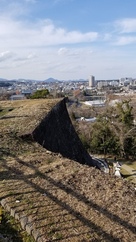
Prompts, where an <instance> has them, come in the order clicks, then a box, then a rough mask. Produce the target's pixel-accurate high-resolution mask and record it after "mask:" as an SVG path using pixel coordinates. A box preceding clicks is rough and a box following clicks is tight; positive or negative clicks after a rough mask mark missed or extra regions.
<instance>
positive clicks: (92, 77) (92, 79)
mask: <svg viewBox="0 0 136 242" xmlns="http://www.w3.org/2000/svg"><path fill="white" fill-rule="evenodd" d="M89 87H95V77H94V76H89Z"/></svg>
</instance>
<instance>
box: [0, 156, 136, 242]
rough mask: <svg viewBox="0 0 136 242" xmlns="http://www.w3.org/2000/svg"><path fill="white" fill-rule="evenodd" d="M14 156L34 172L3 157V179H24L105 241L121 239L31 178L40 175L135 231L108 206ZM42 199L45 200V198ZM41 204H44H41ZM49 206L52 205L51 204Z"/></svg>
mask: <svg viewBox="0 0 136 242" xmlns="http://www.w3.org/2000/svg"><path fill="white" fill-rule="evenodd" d="M13 158H14V159H15V160H16V162H17V163H18V164H20V165H21V166H24V167H26V169H27V168H31V169H33V171H34V174H31V175H29V174H28V175H24V173H23V171H21V170H20V169H18V168H17V167H12V166H9V165H8V164H7V161H6V160H5V159H4V158H3V159H2V160H1V165H2V166H3V168H4V169H6V171H3V173H1V175H2V178H1V180H2V179H3V178H4V179H6V180H13V181H14V180H18V181H23V182H24V183H25V184H27V185H28V186H29V187H31V188H32V189H33V191H32V192H34V191H35V192H36V193H38V194H41V195H42V196H44V194H45V196H46V198H48V199H49V200H50V201H51V202H53V204H56V205H57V206H59V207H60V208H61V209H62V210H65V211H67V212H68V214H71V215H72V216H73V217H74V218H75V219H76V220H78V221H80V222H81V223H82V225H84V226H85V227H88V229H90V228H92V229H93V230H94V231H95V232H96V234H97V236H100V237H102V238H103V241H110V242H111V241H116V242H118V241H120V240H119V239H118V238H117V237H115V236H112V235H111V233H109V232H108V231H104V230H103V229H102V228H101V226H99V225H98V224H95V222H93V221H92V220H91V219H88V218H86V217H85V216H84V215H83V214H82V212H79V211H78V210H77V209H75V208H72V207H71V206H70V205H69V204H68V203H66V202H64V201H62V200H61V199H59V198H58V197H57V196H55V195H53V194H52V191H51V189H50V190H49V189H46V188H43V187H42V186H41V185H39V184H36V183H34V182H33V181H32V180H30V178H36V177H37V176H38V177H39V178H42V179H44V180H46V181H47V182H48V183H49V184H50V185H51V187H52V186H54V187H55V188H56V189H57V190H58V189H60V190H62V191H64V192H66V193H67V194H70V195H71V196H72V197H73V198H76V199H77V200H78V201H80V202H83V203H84V204H85V205H86V206H88V209H90V208H93V209H94V210H97V211H98V212H99V213H100V214H103V215H104V216H106V217H107V218H108V219H110V220H111V221H113V222H115V223H116V224H118V225H120V226H121V227H122V226H123V227H124V229H128V230H130V231H131V232H133V233H135V227H134V226H133V225H132V224H130V223H129V222H128V221H125V220H123V219H122V218H121V217H119V216H118V215H116V214H113V213H111V212H110V211H109V210H108V209H107V208H103V207H101V206H99V205H98V204H97V203H95V202H94V201H92V200H91V199H88V198H87V197H85V196H84V195H82V194H80V193H79V192H78V191H75V190H73V189H72V188H70V187H68V186H67V185H64V184H63V183H62V182H61V181H56V180H54V179H53V178H52V177H50V176H49V175H47V174H44V173H42V172H41V171H39V170H38V168H37V167H35V166H34V165H32V164H29V163H26V162H24V161H23V160H21V159H19V158H18V157H16V156H13ZM30 193H31V192H30ZM16 194H25V195H27V192H26V193H25V191H23V192H20V193H18V192H17V193H14V195H16ZM12 195H13V194H8V195H4V196H3V197H2V196H1V199H3V198H6V197H9V196H12ZM32 197H33V196H32ZM42 200H43V201H44V198H43V199H42ZM41 206H42V204H41ZM39 207H40V205H39ZM49 207H50V205H49ZM53 209H55V207H54V205H53ZM54 216H55V215H54ZM37 220H38V218H37ZM39 222H40V220H39ZM39 228H40V226H39ZM43 235H44V234H43ZM70 236H72V235H69V236H68V237H69V238H70ZM73 236H74V235H73ZM53 241H55V240H53Z"/></svg>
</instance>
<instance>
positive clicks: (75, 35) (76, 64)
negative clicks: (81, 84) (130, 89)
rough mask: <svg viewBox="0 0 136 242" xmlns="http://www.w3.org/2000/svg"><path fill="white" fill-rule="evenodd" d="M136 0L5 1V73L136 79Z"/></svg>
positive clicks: (1, 4) (0, 71)
mask: <svg viewBox="0 0 136 242" xmlns="http://www.w3.org/2000/svg"><path fill="white" fill-rule="evenodd" d="M135 9H136V1H135V0H0V77H3V78H7V79H13V78H28V79H36V80H44V79H47V78H49V77H53V78H56V79H60V80H68V79H80V78H83V79H88V77H89V75H94V76H95V78H96V79H116V78H121V77H133V78H136V10H135Z"/></svg>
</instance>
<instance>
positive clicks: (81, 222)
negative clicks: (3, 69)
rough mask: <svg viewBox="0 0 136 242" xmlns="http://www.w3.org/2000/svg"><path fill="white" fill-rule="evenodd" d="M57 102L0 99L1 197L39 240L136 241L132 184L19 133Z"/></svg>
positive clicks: (32, 124)
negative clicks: (2, 109)
mask: <svg viewBox="0 0 136 242" xmlns="http://www.w3.org/2000/svg"><path fill="white" fill-rule="evenodd" d="M56 102H57V100H53V101H52V100H38V101H35V100H25V101H17V102H16V101H15V102H1V103H0V106H1V107H3V108H6V110H5V114H4V116H3V115H1V117H2V118H1V119H0V129H1V130H0V200H1V201H2V200H3V199H5V201H6V204H7V208H8V207H10V208H12V209H15V211H16V217H19V218H21V217H23V216H24V217H25V216H27V218H28V223H29V224H31V226H32V228H33V231H37V233H38V238H39V240H38V241H41V242H42V241H46V242H47V241H48V242H49V241H51V242H52V241H65V242H89V241H90V242H99V241H102V242H105V241H107V242H112V241H115V242H118V241H119V242H130V241H136V227H135V226H136V203H135V201H136V200H135V196H136V189H135V185H134V184H133V183H131V182H128V181H126V180H125V179H122V178H116V177H114V176H113V175H109V174H104V173H102V172H101V171H99V170H97V169H95V168H93V167H88V166H86V165H81V164H79V163H77V162H75V161H72V160H69V159H66V158H64V157H62V156H61V155H60V154H55V153H51V152H49V151H47V150H46V149H43V148H42V147H41V146H40V145H39V144H37V143H35V142H32V141H31V140H27V139H26V140H24V139H22V138H21V137H20V135H21V134H23V133H27V132H28V131H29V130H32V129H33V128H34V127H35V125H37V124H38V122H39V120H40V119H41V117H43V116H44V115H45V114H46V113H47V112H48V111H49V110H50V109H51V107H52V106H53V105H54V104H55V103H56ZM12 108H13V110H11V109H12ZM9 109H10V111H9Z"/></svg>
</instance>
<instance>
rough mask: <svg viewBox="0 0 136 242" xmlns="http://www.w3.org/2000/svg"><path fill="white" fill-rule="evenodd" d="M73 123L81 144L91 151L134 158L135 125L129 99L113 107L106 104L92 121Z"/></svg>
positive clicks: (135, 153) (135, 146) (135, 152)
mask: <svg viewBox="0 0 136 242" xmlns="http://www.w3.org/2000/svg"><path fill="white" fill-rule="evenodd" d="M72 117H74V114H72ZM74 124H75V128H76V131H77V133H78V135H79V137H80V139H81V141H82V143H83V145H84V146H85V148H86V149H88V151H90V152H91V153H95V154H96V153H97V154H103V155H109V154H112V155H118V156H120V157H125V158H128V157H132V158H136V125H135V124H134V115H133V107H132V106H131V102H130V100H124V101H122V102H120V103H117V104H116V106H115V107H111V106H107V107H106V108H105V109H104V110H103V111H101V113H100V114H98V115H97V119H96V121H95V122H94V123H86V122H85V121H82V122H79V123H78V124H77V122H74Z"/></svg>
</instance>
